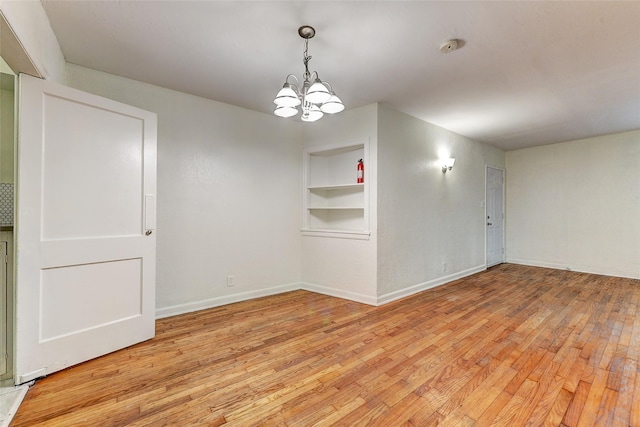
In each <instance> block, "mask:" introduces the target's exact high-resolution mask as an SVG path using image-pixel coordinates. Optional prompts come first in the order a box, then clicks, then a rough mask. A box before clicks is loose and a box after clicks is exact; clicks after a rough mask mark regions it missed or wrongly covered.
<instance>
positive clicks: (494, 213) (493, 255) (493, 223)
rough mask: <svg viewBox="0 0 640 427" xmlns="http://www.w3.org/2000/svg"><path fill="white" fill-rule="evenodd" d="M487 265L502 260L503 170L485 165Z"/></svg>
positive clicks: (498, 262)
mask: <svg viewBox="0 0 640 427" xmlns="http://www.w3.org/2000/svg"><path fill="white" fill-rule="evenodd" d="M486 185H487V188H486V197H487V200H486V214H487V215H486V216H487V238H486V240H487V267H491V266H493V265H496V264H500V263H502V262H504V209H503V206H504V171H503V170H501V169H496V168H492V167H489V166H488V167H487V178H486Z"/></svg>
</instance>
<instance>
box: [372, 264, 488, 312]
mask: <svg viewBox="0 0 640 427" xmlns="http://www.w3.org/2000/svg"><path fill="white" fill-rule="evenodd" d="M486 269H487V268H486V266H485V265H479V266H477V267H472V268H468V269H466V270H462V271H459V272H457V273H453V274H450V275H448V276H443V277H438V278H436V279H433V280H429V281H427V282H422V283H418V284H417V285H413V286H410V287H408V288H404V289H399V290H397V291H393V292H389V293H388V294H384V295H381V296H379V297H378V301H377V304H376V305H384V304H388V303H390V302H392V301H395V300H398V299H400V298H405V297H408V296H410V295H413V294H417V293H418V292H422V291H426V290H427V289H431V288H435V287H437V286H442V285H445V284H447V283H449V282H453V281H454V280H458V279H461V278H463V277H467V276H471V275H472V274H476V273H479V272H481V271H485V270H486Z"/></svg>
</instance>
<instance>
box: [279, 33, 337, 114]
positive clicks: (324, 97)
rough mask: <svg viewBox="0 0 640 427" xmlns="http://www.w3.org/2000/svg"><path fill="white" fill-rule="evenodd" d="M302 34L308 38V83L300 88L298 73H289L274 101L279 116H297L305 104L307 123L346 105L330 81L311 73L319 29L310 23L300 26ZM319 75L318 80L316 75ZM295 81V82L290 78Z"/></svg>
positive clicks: (304, 110) (335, 111)
mask: <svg viewBox="0 0 640 427" xmlns="http://www.w3.org/2000/svg"><path fill="white" fill-rule="evenodd" d="M298 34H299V35H300V37H302V38H303V39H304V55H303V59H302V62H303V63H304V75H303V77H304V82H303V83H302V88H301V89H300V88H299V85H300V82H299V80H298V78H297V77H296V76H294V75H293V74H289V75H288V76H287V78H286V79H285V81H284V85H283V86H282V89H280V92H278V94H277V95H276V99H274V100H273V103H274V104H276V109H275V111H274V112H273V113H274V114H275V115H276V116H279V117H293V116H295V115H297V114H298V112H299V110H298V106H301V107H300V108H301V109H302V116H301V119H302V121H303V122H315V121H316V120H320V119H321V118H322V116H323V115H324V113H328V114H335V113H339V112H341V111H342V110H344V105H343V104H342V101H341V100H340V98H338V97H337V96H336V94H335V92H334V91H333V89H332V88H331V85H330V84H329V83H328V82H323V81H322V80H320V77H319V76H318V72H317V71H314V72H312V73H310V72H309V61H310V60H311V56H309V54H308V50H309V39H310V38H313V36H315V35H316V30H314V29H313V27H310V26H308V25H303V26H302V27H300V28H298ZM314 75H315V79H313V82H312V78H313V76H314ZM291 79H293V80H295V83H292V82H290V80H291Z"/></svg>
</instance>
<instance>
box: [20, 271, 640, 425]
mask: <svg viewBox="0 0 640 427" xmlns="http://www.w3.org/2000/svg"><path fill="white" fill-rule="evenodd" d="M639 310H640V282H639V281H638V280H634V279H624V278H615V277H606V276H598V275H592V274H586V273H576V272H569V271H561V270H550V269H544V268H537V267H527V266H519V265H510V264H502V265H500V266H497V267H493V268H491V269H489V270H487V271H485V272H482V273H479V274H475V275H473V276H469V277H466V278H463V279H460V280H457V281H455V282H452V283H450V284H447V285H445V286H441V287H437V288H434V289H431V290H428V291H425V292H422V293H419V294H416V295H413V296H411V297H407V298H403V299H401V300H398V301H394V302H392V303H390V304H386V305H384V306H381V307H372V306H367V305H363V304H358V303H355V302H352V301H346V300H341V299H338V298H333V297H329V296H325V295H319V294H314V293H311V292H306V291H295V292H288V293H285V294H281V295H276V296H271V297H265V298H258V299H255V300H251V301H244V302H240V303H235V304H230V305H226V306H223V307H216V308H212V309H208V310H202V311H200V312H195V313H188V314H184V315H180V316H175V317H171V318H167V319H161V320H158V321H157V322H156V337H155V338H153V339H152V340H149V341H147V342H144V343H140V344H137V345H134V346H131V347H129V348H126V349H123V350H121V351H118V352H115V353H112V354H109V355H106V356H103V357H101V358H98V359H94V360H91V361H88V362H85V363H83V364H80V365H78V366H74V367H71V368H68V369H66V370H64V371H62V372H58V373H56V374H53V375H51V376H49V377H47V378H45V379H42V380H39V381H38V382H36V384H35V385H34V386H33V387H31V389H30V390H29V392H28V393H27V396H26V398H25V400H24V402H23V405H22V406H21V407H20V409H19V410H18V413H17V414H16V416H15V417H14V419H13V421H12V424H11V426H12V427H22V426H34V425H42V426H65V427H66V426H70V425H73V426H75V425H77V426H85V425H86V426H94V425H96V426H153V427H157V426H164V425H207V426H243V427H244V426H258V425H265V426H267V425H277V426H305V427H306V426H311V425H319V426H330V425H348V426H354V425H367V426H384V427H389V426H420V427H427V426H431V425H433V426H435V425H440V426H442V425H450V426H455V425H458V426H467V425H474V426H488V425H505V426H506V425H509V426H519V425H531V426H567V427H575V426H581V425H607V426H618V425H619V426H634V427H640V403H639V402H640V372H639V369H640V360H639V357H640V312H639Z"/></svg>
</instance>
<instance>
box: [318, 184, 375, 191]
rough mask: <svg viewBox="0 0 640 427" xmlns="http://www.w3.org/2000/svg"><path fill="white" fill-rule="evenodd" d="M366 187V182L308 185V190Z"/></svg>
mask: <svg viewBox="0 0 640 427" xmlns="http://www.w3.org/2000/svg"><path fill="white" fill-rule="evenodd" d="M358 188H364V183H359V184H336V185H313V186H309V187H307V189H308V190H312V191H313V190H318V191H320V190H349V189H358Z"/></svg>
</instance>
